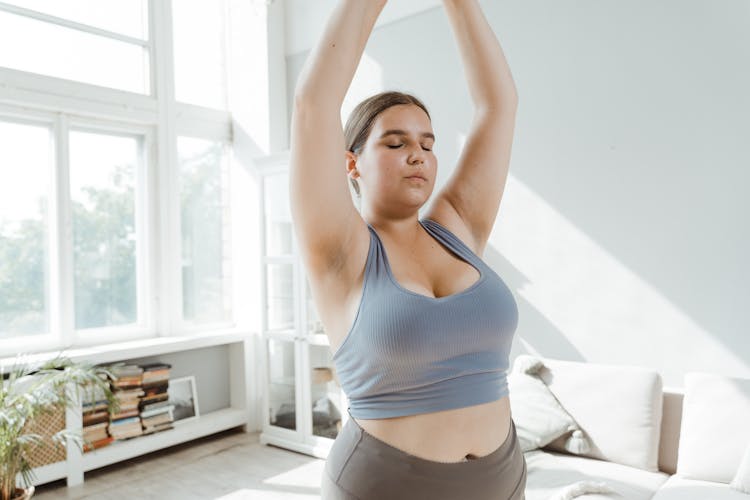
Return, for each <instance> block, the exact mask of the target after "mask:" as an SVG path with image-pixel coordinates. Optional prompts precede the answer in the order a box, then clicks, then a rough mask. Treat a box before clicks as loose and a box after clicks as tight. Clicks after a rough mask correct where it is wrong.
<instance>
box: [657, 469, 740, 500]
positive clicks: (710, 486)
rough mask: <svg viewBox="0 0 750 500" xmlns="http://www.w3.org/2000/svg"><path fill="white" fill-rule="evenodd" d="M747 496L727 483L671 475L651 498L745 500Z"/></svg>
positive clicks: (666, 499) (672, 499) (663, 499)
mask: <svg viewBox="0 0 750 500" xmlns="http://www.w3.org/2000/svg"><path fill="white" fill-rule="evenodd" d="M747 499H748V496H747V495H745V494H744V493H740V492H739V491H736V490H733V489H731V488H730V487H729V485H728V484H724V483H716V482H713V481H701V480H698V479H685V478H682V477H679V476H677V475H674V476H671V477H670V478H669V479H668V480H667V482H666V483H664V485H663V486H662V487H661V488H660V489H659V491H657V492H656V495H654V498H653V500H747Z"/></svg>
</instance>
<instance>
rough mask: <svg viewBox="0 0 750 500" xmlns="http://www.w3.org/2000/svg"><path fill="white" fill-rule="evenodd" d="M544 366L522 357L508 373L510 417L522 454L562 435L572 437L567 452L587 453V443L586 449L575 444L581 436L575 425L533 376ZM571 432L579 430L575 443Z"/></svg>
mask: <svg viewBox="0 0 750 500" xmlns="http://www.w3.org/2000/svg"><path fill="white" fill-rule="evenodd" d="M543 366H544V365H543V362H542V360H541V358H537V357H535V356H530V355H527V354H521V355H519V356H518V357H516V359H515V361H514V362H513V368H512V370H511V371H510V373H509V374H508V388H509V392H510V406H511V415H512V417H513V421H514V422H515V424H516V430H517V432H518V441H519V443H520V445H521V451H531V450H535V449H538V448H541V447H543V446H545V445H546V444H548V443H549V442H551V441H552V440H554V439H556V438H558V437H560V436H563V435H569V436H571V439H570V441H571V443H569V445H568V446H566V449H567V450H568V451H571V452H574V453H576V452H580V451H586V450H588V448H589V446H588V443H587V442H586V441H583V442H584V443H585V444H586V446H585V447H584V446H581V445H580V443H578V441H581V438H582V437H583V436H582V434H581V432H580V427H579V426H578V424H576V422H575V421H574V420H573V418H572V417H571V416H570V414H568V412H566V411H565V409H564V408H563V407H562V406H560V403H559V402H558V401H557V399H555V396H554V395H553V394H552V392H551V391H550V390H549V387H547V384H545V383H544V382H543V381H542V379H540V378H539V377H537V376H536V373H537V372H538V371H539V370H540V369H541V368H542V367H543ZM574 431H579V432H578V436H576V437H577V438H578V439H577V440H573V439H572V437H573V436H572V435H571V433H572V432H574ZM576 444H577V446H576Z"/></svg>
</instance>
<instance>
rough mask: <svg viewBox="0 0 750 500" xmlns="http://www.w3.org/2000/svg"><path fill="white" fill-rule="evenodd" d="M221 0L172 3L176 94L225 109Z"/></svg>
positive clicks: (222, 11) (183, 98) (222, 12)
mask: <svg viewBox="0 0 750 500" xmlns="http://www.w3.org/2000/svg"><path fill="white" fill-rule="evenodd" d="M224 5H225V4H224V1H223V0H219V1H210V2H205V1H204V2H172V19H173V26H172V30H173V37H174V70H175V96H176V99H177V100H178V101H182V102H187V103H190V104H197V105H200V106H206V107H209V108H217V109H226V94H225V90H224V89H225V77H224V75H225V72H226V65H225V60H224V50H225V48H224V36H225V30H224Z"/></svg>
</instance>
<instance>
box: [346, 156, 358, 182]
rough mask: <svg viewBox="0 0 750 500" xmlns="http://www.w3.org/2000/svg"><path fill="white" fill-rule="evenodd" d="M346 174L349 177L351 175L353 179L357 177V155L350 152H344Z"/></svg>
mask: <svg viewBox="0 0 750 500" xmlns="http://www.w3.org/2000/svg"><path fill="white" fill-rule="evenodd" d="M345 154H346V173H347V175H349V174H350V173H351V175H353V176H354V177H359V172H357V155H355V154H354V153H352V152H351V151H346V152H345Z"/></svg>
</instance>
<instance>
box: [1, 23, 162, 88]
mask: <svg viewBox="0 0 750 500" xmlns="http://www.w3.org/2000/svg"><path fill="white" fill-rule="evenodd" d="M40 40H43V41H44V43H41V42H40ZM0 47H13V50H0V66H5V67H7V68H13V69H18V70H21V71H29V72H31V73H39V74H42V75H49V76H55V77H58V78H66V79H68V80H77V81H81V82H86V83H92V84H94V85H101V86H104V87H112V88H116V89H120V90H127V91H130V92H139V93H144V94H148V93H149V72H148V51H147V50H146V49H145V48H143V47H141V46H138V45H132V44H129V43H125V42H120V41H117V40H112V39H109V38H104V37H101V36H98V35H92V34H90V33H84V32H82V31H77V30H73V29H70V28H64V27H62V26H57V25H54V24H50V23H46V22H42V21H38V20H36V19H31V18H28V17H23V16H17V15H15V14H9V13H7V12H3V11H0Z"/></svg>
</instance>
